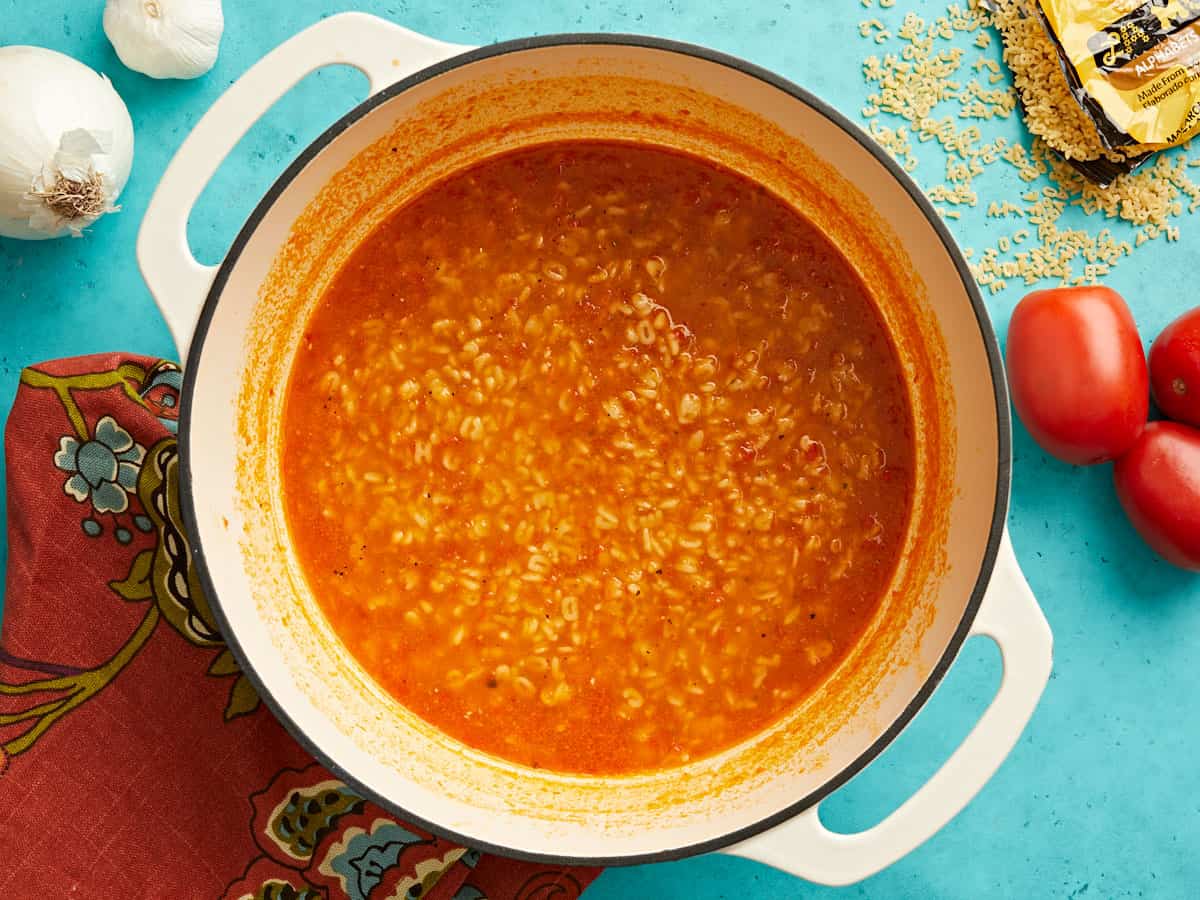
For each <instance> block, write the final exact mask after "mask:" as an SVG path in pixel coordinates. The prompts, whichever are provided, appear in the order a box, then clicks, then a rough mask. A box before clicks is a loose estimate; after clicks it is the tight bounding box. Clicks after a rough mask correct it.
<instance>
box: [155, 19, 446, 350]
mask: <svg viewBox="0 0 1200 900" xmlns="http://www.w3.org/2000/svg"><path fill="white" fill-rule="evenodd" d="M467 49H470V48H468V47H463V46H459V45H457V44H447V43H443V42H442V41H436V40H434V39H432V38H428V37H425V36H424V35H420V34H417V33H416V32H413V31H409V30H408V29H407V28H401V27H400V26H399V25H394V24H392V23H391V22H388V21H385V20H384V19H380V18H378V17H376V16H370V15H366V14H365V13H356V12H347V13H340V14H338V15H334V16H330V17H329V18H327V19H323V20H322V21H320V22H317V23H316V24H315V25H312V26H310V27H308V28H306V29H305V30H304V31H301V32H300V33H299V34H297V35H296V36H295V37H292V38H289V39H288V40H286V41H284V42H283V43H282V44H280V45H279V46H278V47H276V48H275V49H274V50H272V51H271V52H270V53H268V54H267V55H266V56H264V57H263V58H262V59H260V60H259V61H258V62H256V63H255V64H254V65H253V66H251V67H250V68H249V69H247V70H246V72H245V74H243V75H242V77H241V78H239V79H238V80H237V81H235V82H234V83H233V84H232V85H230V86H229V89H228V90H226V91H225V93H224V94H222V95H221V96H220V97H219V98H217V101H216V103H214V104H213V105H212V107H211V108H210V109H209V110H208V112H206V113H205V114H204V116H203V117H202V118H201V119H200V121H199V122H197V123H196V127H195V128H193V129H192V132H191V133H190V134H189V135H188V136H187V137H186V138H185V139H184V141H183V143H182V144H180V146H179V150H178V151H176V153H175V157H174V158H173V159H172V160H171V163H170V165H168V166H167V170H166V172H164V173H163V177H162V180H161V181H160V182H159V183H158V187H157V188H156V189H155V191H154V196H153V197H151V198H150V205H149V206H148V207H147V208H146V214H145V216H144V217H143V218H142V226H141V230H140V231H139V232H138V240H137V259H138V266H139V268H141V270H142V278H144V279H145V281H146V285H147V286H148V287H149V288H150V293H151V294H152V295H153V296H154V301H155V303H157V304H158V308H159V310H160V311H161V312H162V315H163V318H164V319H166V322H167V327H168V328H169V329H170V331H171V336H172V337H173V338H174V339H175V346H176V347H177V348H178V349H179V358H180V361H186V359H187V354H188V346H189V344H190V343H191V340H192V332H193V331H194V329H195V327H196V320H197V318H198V317H199V315H200V308H201V306H203V304H204V299H205V297H206V296H207V295H208V290H209V288H210V287H211V286H212V282H213V279H214V278H215V277H216V274H217V268H218V267H217V266H205V265H201V264H200V263H198V262H197V261H196V259H195V257H193V256H192V252H191V250H190V249H189V247H188V241H187V220H188V216H189V215H190V214H191V211H192V207H193V206H194V205H195V203H196V200H197V198H198V197H199V196H200V192H201V191H202V190H203V189H204V186H205V185H206V184H208V181H209V179H210V178H212V176H213V173H214V172H216V171H217V167H218V166H220V165H221V162H222V161H223V160H224V159H225V157H226V156H228V155H229V152H230V151H231V150H232V149H233V148H234V146H235V145H236V144H237V142H238V141H239V140H241V138H242V136H243V135H244V134H245V133H246V132H247V131H248V130H249V129H250V126H251V125H253V124H254V123H255V122H256V121H257V120H258V118H259V117H260V116H261V115H262V114H263V113H265V112H266V111H267V110H268V109H270V108H271V105H272V104H273V103H274V102H275V101H276V100H278V99H279V98H280V97H282V96H283V95H284V94H285V93H287V92H288V91H289V90H291V88H292V87H293V86H294V85H295V84H296V83H297V82H298V81H300V79H302V78H303V77H304V76H305V75H307V74H308V73H309V72H312V71H313V70H315V69H319V68H321V67H322V66H327V65H332V64H336V63H345V64H348V65H351V66H354V67H355V68H356V69H358V70H360V71H361V72H362V73H363V74H364V75H366V76H367V79H368V81H369V82H370V93H372V94H374V93H376V92H377V91H379V90H382V89H383V88H385V87H387V86H388V85H389V84H392V83H393V82H396V81H399V80H400V79H401V78H403V77H405V76H407V75H410V74H412V73H413V72H416V71H418V70H420V69H423V68H425V67H426V66H429V65H432V64H433V63H435V62H439V61H440V60H443V59H447V58H448V57H451V56H454V55H456V54H458V53H462V52H463V51H465V50H467Z"/></svg>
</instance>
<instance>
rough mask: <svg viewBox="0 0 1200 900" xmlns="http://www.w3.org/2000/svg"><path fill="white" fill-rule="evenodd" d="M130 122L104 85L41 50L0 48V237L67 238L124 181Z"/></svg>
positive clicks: (98, 212) (101, 209)
mask: <svg viewBox="0 0 1200 900" xmlns="http://www.w3.org/2000/svg"><path fill="white" fill-rule="evenodd" d="M132 163H133V122H131V121H130V119H129V110H127V109H126V108H125V103H124V102H123V101H122V100H121V97H120V96H119V95H118V94H117V92H116V91H115V90H114V89H113V86H112V85H111V84H110V83H109V81H108V79H107V78H105V77H104V76H103V75H98V74H97V73H95V72H93V71H92V70H91V69H89V68H88V67H87V66H85V65H84V64H83V63H81V62H77V61H76V60H74V59H71V57H69V56H65V55H63V54H62V53H56V52H55V51H53V50H46V49H44V48H42V47H22V46H9V47H0V236H2V237H14V238H25V239H28V240H38V239H41V238H52V237H60V236H62V235H64V234H72V235H75V236H76V237H78V236H79V235H80V234H82V233H83V229H84V228H85V227H87V226H88V225H90V224H92V222H94V221H96V219H98V218H99V217H100V216H102V215H104V213H107V212H113V211H115V210H116V209H117V208H118V207H117V206H116V205H115V201H116V199H117V196H118V195H119V194H120V193H121V189H122V188H123V187H124V186H125V182H126V180H127V179H128V178H129V167H130V165H131V164H132Z"/></svg>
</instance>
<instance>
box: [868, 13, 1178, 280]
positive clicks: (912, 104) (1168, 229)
mask: <svg viewBox="0 0 1200 900" xmlns="http://www.w3.org/2000/svg"><path fill="white" fill-rule="evenodd" d="M993 5H994V6H995V9H994V11H989V10H986V9H984V8H982V7H981V6H980V5H979V3H978V0H975V2H972V3H971V4H970V5H969V6H962V5H959V4H953V5H951V6H949V7H948V8H947V10H946V13H945V15H943V16H940V17H938V18H936V19H934V20H933V21H932V22H929V21H926V20H924V19H922V18H921V17H920V16H918V15H916V14H915V13H912V12H909V13H906V14H905V15H904V17H903V19H902V20H901V21H900V22H899V27H896V23H895V22H894V21H891V22H889V21H887V20H886V18H885V19H874V20H871V23H870V26H871V27H870V29H869V30H868V31H867V32H865V33H867V34H870V35H872V36H878V35H880V34H889V33H891V32H892V31H894V33H895V38H889V39H886V40H885V41H884V42H883V43H884V45H885V50H886V52H885V53H884V55H883V56H879V55H877V54H871V55H869V56H867V57H866V59H865V60H864V61H863V74H864V77H865V78H866V80H867V82H868V84H869V85H870V87H871V90H872V92H871V94H870V95H869V96H868V98H867V102H866V104H865V106H864V107H863V110H862V115H863V117H864V119H866V122H867V129H868V130H869V131H870V133H871V134H872V136H873V137H874V138H875V140H876V141H878V142H879V144H880V145H881V146H883V147H884V148H885V149H887V150H888V151H889V152H890V153H891V154H892V155H893V156H894V157H895V158H896V159H897V160H898V161H899V162H900V163H901V165H903V166H904V168H905V169H906V170H907V171H910V172H916V171H917V170H918V168H919V160H918V156H917V153H916V150H915V145H914V141H915V142H916V143H918V144H927V143H930V142H933V143H935V144H936V145H937V146H938V147H939V148H940V150H941V152H942V154H943V156H944V160H945V171H944V174H943V175H942V178H943V179H944V180H942V181H932V180H930V179H921V180H922V181H923V183H924V185H925V188H926V192H927V193H928V195H929V197H930V199H931V200H932V201H933V202H934V204H935V205H936V206H937V208H938V209H939V211H940V212H941V213H942V215H943V216H945V217H947V218H959V217H960V216H961V214H962V211H963V209H964V208H972V207H977V206H978V205H979V202H980V201H979V192H978V188H977V186H976V180H977V179H978V178H979V177H980V176H983V175H984V174H985V172H988V171H990V170H992V169H994V168H996V167H998V166H1000V167H1008V168H1009V169H1011V170H1013V171H1015V173H1016V175H1017V177H1018V178H1019V179H1020V180H1021V181H1022V182H1023V183H1026V184H1028V185H1029V186H1030V190H1028V191H1026V192H1024V193H1023V194H1021V195H1020V196H1011V197H1006V198H1005V200H1004V201H997V202H992V203H990V204H989V205H988V207H987V215H988V217H990V218H993V219H998V220H1003V221H1009V222H1011V224H1012V226H1013V228H1012V231H1010V232H1009V233H1008V234H1006V235H1003V236H1002V237H1001V238H1000V239H999V240H998V241H997V242H996V243H995V244H993V245H992V246H990V247H987V248H985V249H983V250H982V251H978V250H977V251H975V252H973V253H971V254H970V255H969V258H970V260H971V265H972V270H973V272H974V274H975V277H976V280H977V281H978V282H979V284H980V285H981V286H983V287H985V288H987V289H988V290H989V291H990V292H991V293H998V292H999V291H1001V290H1003V289H1004V288H1005V287H1007V286H1008V285H1010V284H1024V285H1032V284H1036V283H1038V282H1040V281H1043V280H1053V281H1058V282H1060V283H1066V284H1082V283H1093V282H1095V281H1097V280H1099V279H1100V278H1103V277H1104V276H1105V275H1107V274H1108V273H1109V272H1111V271H1112V269H1113V267H1114V266H1116V265H1117V264H1118V263H1119V262H1120V260H1121V259H1123V258H1124V257H1126V256H1129V255H1130V254H1131V253H1133V251H1134V249H1135V248H1136V247H1138V246H1141V245H1142V244H1144V243H1146V242H1147V241H1150V240H1154V239H1157V238H1162V239H1164V240H1169V241H1174V240H1178V238H1179V226H1178V225H1176V224H1174V220H1176V219H1177V218H1179V217H1180V216H1182V215H1183V214H1184V213H1185V212H1191V211H1194V210H1195V209H1196V208H1197V207H1198V206H1200V185H1197V184H1196V183H1195V182H1193V181H1192V180H1191V178H1190V177H1189V175H1188V169H1189V166H1190V165H1191V164H1190V163H1189V162H1188V160H1187V158H1186V156H1185V155H1184V154H1183V153H1181V152H1179V151H1175V152H1168V153H1160V154H1159V155H1157V156H1156V157H1155V158H1153V159H1152V160H1151V161H1150V162H1148V163H1146V164H1145V165H1143V166H1142V167H1141V168H1140V169H1137V170H1136V171H1134V172H1132V173H1130V174H1127V175H1121V176H1119V177H1117V178H1116V179H1115V180H1114V181H1113V182H1112V184H1110V185H1109V186H1108V187H1104V188H1102V187H1100V186H1098V185H1096V184H1094V183H1092V182H1091V181H1089V180H1088V179H1087V178H1085V177H1084V176H1083V175H1082V174H1080V173H1079V172H1078V171H1077V170H1076V169H1075V168H1074V167H1072V165H1071V164H1070V163H1069V162H1068V161H1067V159H1068V158H1069V159H1078V160H1089V159H1096V158H1099V157H1107V158H1110V159H1111V158H1120V155H1119V154H1114V153H1112V152H1106V151H1105V150H1104V148H1103V146H1102V145H1101V144H1100V140H1099V138H1098V137H1097V136H1096V133H1095V129H1094V128H1093V126H1092V124H1091V122H1090V121H1089V120H1088V119H1087V117H1086V115H1085V114H1084V113H1083V111H1082V110H1081V109H1080V108H1079V106H1078V104H1077V103H1076V102H1075V101H1074V99H1073V98H1072V97H1071V95H1070V93H1069V91H1068V86H1067V83H1066V79H1065V77H1064V75H1063V74H1062V70H1061V68H1060V67H1059V65H1058V60H1057V58H1056V57H1055V55H1054V50H1053V47H1052V45H1051V44H1050V41H1049V38H1048V37H1047V35H1046V34H1045V32H1044V30H1043V29H1042V26H1041V24H1040V22H1039V21H1038V20H1037V18H1036V17H1034V16H1031V15H1026V14H1025V11H1024V7H1023V4H1022V0H994V4H993ZM897 15H898V13H897ZM990 29H995V30H997V31H999V32H1000V33H1001V34H1002V35H1003V41H1002V42H1000V43H1001V44H1002V46H1003V49H1002V51H1000V52H1002V54H1003V59H1004V61H1005V62H1006V63H1007V64H1008V67H1009V68H1010V69H1011V71H1012V72H1013V82H1014V84H1013V85H1012V86H1009V85H1008V84H1007V83H1006V82H1005V78H1004V75H1003V70H1002V69H1001V67H1000V64H999V62H998V60H997V58H996V57H997V56H998V55H999V54H998V52H997V51H996V50H995V49H994V48H993V41H992V39H991V30H990ZM969 34H974V35H975V37H974V39H973V41H972V42H971V44H970V49H968V48H967V47H966V46H964V44H963V41H962V40H961V38H959V37H958V36H959V35H969ZM989 51H990V55H988V54H989ZM1018 101H1019V102H1018ZM1015 112H1023V114H1024V119H1025V123H1026V125H1027V126H1028V129H1029V131H1030V132H1031V133H1032V135H1031V136H1030V137H1028V138H1027V142H1026V143H1012V142H1010V140H1009V139H1008V138H1006V137H1005V136H1004V135H1003V134H999V133H997V132H998V131H999V130H1000V129H998V128H989V123H990V122H992V121H993V120H998V121H1005V120H1009V119H1011V118H1012V116H1013V114H1014V113H1015ZM1047 182H1048V186H1046V184H1047ZM1072 206H1074V207H1077V208H1079V209H1080V210H1081V211H1082V212H1083V213H1084V215H1085V217H1086V218H1085V223H1086V224H1085V226H1084V227H1079V228H1069V227H1066V225H1065V222H1064V221H1063V214H1064V212H1065V211H1066V210H1067V208H1068V207H1072ZM1093 218H1095V219H1097V220H1098V221H1097V222H1095V224H1092V223H1091V222H1088V221H1086V220H1090V219H1093Z"/></svg>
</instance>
